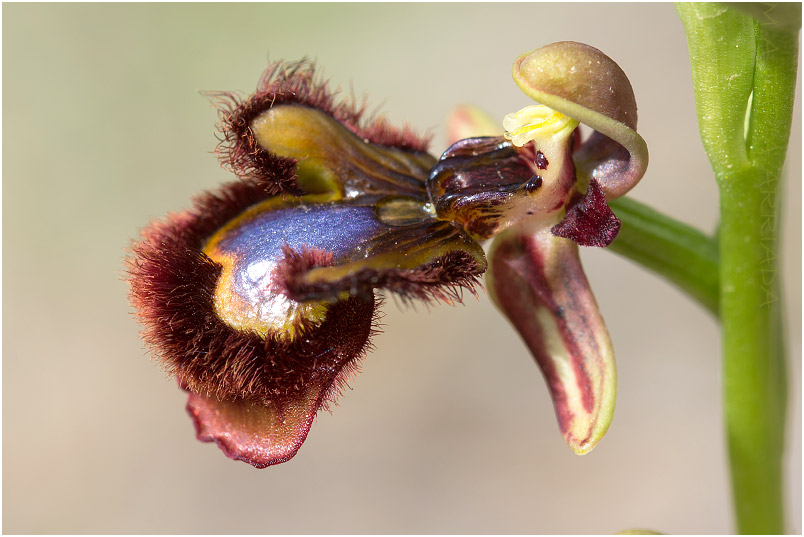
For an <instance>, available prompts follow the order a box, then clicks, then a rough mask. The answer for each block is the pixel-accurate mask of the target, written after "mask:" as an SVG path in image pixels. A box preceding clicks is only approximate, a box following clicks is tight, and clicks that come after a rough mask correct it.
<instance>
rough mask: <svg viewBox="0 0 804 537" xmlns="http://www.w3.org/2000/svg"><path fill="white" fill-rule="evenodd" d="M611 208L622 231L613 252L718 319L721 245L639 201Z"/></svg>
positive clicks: (622, 202) (619, 201)
mask: <svg viewBox="0 0 804 537" xmlns="http://www.w3.org/2000/svg"><path fill="white" fill-rule="evenodd" d="M610 205H611V208H612V210H614V212H615V214H616V215H617V217H618V218H619V219H620V220H621V221H622V228H621V229H620V234H619V235H618V236H617V240H615V241H614V243H613V244H612V245H611V246H609V249H610V250H613V251H614V252H616V253H618V254H620V255H622V256H624V257H627V258H629V259H631V260H633V261H636V262H637V263H639V264H640V265H642V266H644V267H646V268H648V269H650V270H652V271H654V272H656V273H657V274H659V275H661V276H664V277H665V278H667V279H668V280H670V281H671V282H672V283H674V284H675V285H677V286H678V287H680V288H681V289H682V290H683V291H684V292H686V293H687V294H688V295H690V296H691V297H692V298H694V299H696V300H698V302H700V303H701V304H702V305H703V306H704V307H706V308H707V309H708V310H709V311H710V312H711V313H712V314H713V315H717V314H718V293H719V287H718V286H719V282H718V280H719V274H718V271H719V267H718V246H717V241H716V240H714V239H713V238H711V237H708V236H707V235H705V234H704V233H702V232H700V231H698V230H697V229H695V228H693V227H690V226H688V225H687V224H684V223H681V222H679V221H677V220H674V219H672V218H670V217H669V216H666V215H663V214H661V213H659V212H657V211H656V210H654V209H652V208H651V207H648V206H647V205H645V204H643V203H640V202H638V201H636V200H633V199H630V198H619V199H616V200H613V201H611V202H610Z"/></svg>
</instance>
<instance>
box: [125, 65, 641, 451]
mask: <svg viewBox="0 0 804 537" xmlns="http://www.w3.org/2000/svg"><path fill="white" fill-rule="evenodd" d="M629 89H630V87H629ZM217 97H218V98H219V102H220V103H221V122H220V125H221V132H222V139H223V142H222V144H221V146H220V147H219V154H220V156H221V159H222V161H223V164H224V165H225V166H226V167H228V168H229V169H230V170H231V171H232V172H234V173H235V174H236V175H237V176H238V178H239V179H238V180H237V181H235V182H233V183H229V184H227V185H224V186H223V187H222V188H221V189H220V190H218V191H216V192H212V193H206V194H203V195H202V196H200V197H199V198H198V199H196V201H195V205H194V207H193V208H192V209H190V210H187V211H184V212H182V213H178V214H174V215H169V216H168V217H167V219H166V220H165V221H162V222H155V223H153V224H151V225H150V226H149V227H148V228H146V229H145V230H144V232H143V238H142V240H141V241H140V242H139V243H137V244H136V245H135V246H134V248H133V255H132V257H131V258H130V273H131V279H130V281H131V297H132V302H133V303H134V305H135V306H136V308H137V310H138V314H139V317H140V319H141V321H142V322H143V324H144V325H145V332H144V336H145V338H146V340H147V341H148V342H149V343H151V344H152V346H153V347H154V349H155V351H156V353H157V355H158V356H159V357H160V359H161V361H162V363H163V364H164V365H165V367H166V368H167V369H168V371H170V372H171V373H172V374H173V375H175V376H176V378H177V379H178V381H179V383H180V385H181V386H182V387H183V388H184V389H185V390H187V391H188V392H189V401H188V405H187V408H188V411H189V412H190V414H191V416H192V417H193V419H194V421H195V425H196V430H197V434H198V438H199V439H200V440H203V441H215V442H217V443H218V445H219V446H220V447H221V449H223V451H224V452H225V453H226V454H227V455H228V456H229V457H232V458H236V459H240V460H244V461H246V462H248V463H250V464H252V465H254V466H257V467H264V466H268V465H271V464H276V463H279V462H284V461H286V460H288V459H289V458H291V457H292V456H293V455H295V453H296V452H297V450H298V449H299V447H300V446H301V444H302V442H303V441H304V439H305V438H306V436H307V433H308V431H309V428H310V425H311V423H312V421H313V418H314V416H315V414H316V412H317V411H318V410H319V409H320V408H321V407H325V406H326V405H327V404H328V403H329V402H330V401H332V400H333V399H334V397H335V396H336V395H337V393H338V391H339V388H340V386H341V385H342V384H343V383H344V382H345V379H346V377H347V376H348V375H349V374H350V373H351V372H353V371H354V370H355V369H356V364H357V362H358V360H359V359H360V358H361V357H362V356H363V354H364V353H365V351H366V348H367V347H368V346H369V338H370V336H371V334H372V332H374V331H375V326H376V324H375V319H376V315H377V308H378V306H379V302H380V300H379V299H378V298H377V297H375V292H376V290H377V289H385V290H387V291H390V292H394V293H397V294H398V295H400V296H401V297H403V299H406V300H409V299H423V300H432V299H437V300H443V301H447V302H452V301H456V300H460V293H461V291H462V290H467V289H468V290H471V291H472V292H474V291H473V286H474V284H475V282H476V279H477V278H478V277H479V275H481V274H482V273H483V272H484V271H485V270H486V267H487V264H486V259H485V256H484V253H483V250H482V247H481V246H480V243H479V241H481V240H484V239H487V238H489V237H492V236H494V235H497V234H499V233H501V232H503V231H504V230H508V231H506V233H510V232H512V230H514V232H515V233H520V234H521V233H524V232H527V233H529V234H530V235H533V234H534V233H536V234H538V233H540V232H544V230H545V229H546V230H547V233H548V234H549V229H550V228H552V227H553V226H555V225H557V224H560V223H561V222H562V220H563V218H564V215H565V213H566V211H567V208H569V214H570V215H573V214H575V213H573V211H574V207H576V206H578V207H582V208H583V207H589V206H590V204H589V203H587V201H586V200H588V199H590V198H592V197H593V196H594V193H595V190H594V187H593V188H591V189H590V194H587V195H586V196H584V195H583V194H582V192H584V191H585V189H582V188H580V187H579V186H578V185H579V182H578V181H577V179H576V174H575V168H574V166H573V161H572V158H571V151H572V149H573V145H572V144H573V143H574V142H573V140H575V139H576V137H575V135H574V134H573V132H574V129H575V126H576V125H577V122H576V121H575V120H574V119H571V118H569V117H568V116H566V117H565V116H564V115H562V114H561V113H558V112H555V111H553V110H549V111H545V110H543V111H545V113H548V114H551V116H550V117H553V118H554V119H555V120H556V121H553V122H552V123H550V122H548V123H549V125H541V126H536V127H533V123H528V121H525V122H524V123H523V124H522V125H521V130H522V129H524V130H525V131H528V132H527V133H525V134H523V135H522V136H519V138H517V136H518V135H517V134H514V135H512V136H511V138H512V140H507V139H505V138H503V137H499V138H482V139H469V140H463V141H461V142H458V143H456V144H455V145H453V146H452V147H451V148H450V149H448V150H447V152H445V153H444V155H443V156H442V157H441V159H440V160H439V161H436V159H434V158H433V157H432V156H430V155H429V154H427V153H426V152H425V148H426V143H425V142H424V141H423V140H421V139H419V138H417V137H415V136H414V135H412V133H410V132H409V131H407V130H398V129H394V128H392V127H390V126H389V125H387V124H385V123H384V122H373V123H367V124H364V123H363V122H361V112H362V110H361V109H360V108H358V107H356V106H354V105H352V104H346V103H337V102H336V101H335V99H334V97H333V95H332V94H331V93H330V92H329V91H328V90H327V88H326V85H325V84H323V83H322V82H321V81H320V80H319V79H318V78H317V77H316V75H315V72H314V69H313V67H312V65H311V64H310V63H307V62H300V63H295V64H276V65H274V66H272V67H271V68H270V69H269V70H268V72H267V73H266V75H264V77H263V79H262V80H261V82H260V85H259V87H258V90H257V92H256V93H255V94H254V95H252V96H250V97H249V98H248V99H245V100H240V99H237V98H235V97H233V96H231V95H229V94H218V95H217ZM556 108H558V107H556ZM555 114H557V116H555ZM554 116H555V117H554ZM531 127H532V128H531ZM523 140H524V141H523ZM618 147H619V146H618ZM591 181H592V184H597V183H595V179H594V178H592V179H591ZM601 195H602V194H601ZM599 197H600V196H598V198H599ZM591 207H592V210H591V211H588V212H590V213H595V214H597V213H599V212H600V211H598V209H600V210H602V208H604V207H605V199H603V203H602V205H601V204H600V203H599V200H598V202H597V203H593V204H592V205H591ZM606 208H607V207H606ZM576 212H577V211H576ZM569 220H577V221H581V222H583V221H585V222H587V224H588V222H589V221H590V220H589V219H588V218H586V217H584V216H583V215H581V216H577V215H576V216H574V217H572V218H570V219H569ZM587 227H588V226H587ZM592 227H595V228H597V227H599V226H592ZM516 230H519V231H516ZM523 230H525V231H523ZM581 235H583V233H581ZM505 236H508V235H506V234H503V235H501V237H505ZM551 237H552V236H551ZM571 238H572V237H571ZM611 238H612V239H613V236H612V237H611ZM557 240H561V241H565V240H566V239H557ZM501 244H503V245H505V243H501ZM559 250H562V249H561V248H559ZM562 251H563V250H562ZM496 252H508V250H507V249H505V248H503V249H502V250H501V249H500V248H499V247H498V248H497V250H496ZM516 255H517V256H518V255H519V253H518V252H517V254H516ZM551 255H553V254H551ZM569 257H570V258H571V255H570V256H569ZM576 257H577V256H576ZM497 258H499V259H503V258H505V259H508V258H512V257H511V255H510V254H508V253H495V256H493V257H492V260H495V259H497ZM553 258H555V260H556V262H557V263H559V265H560V263H561V262H562V260H564V259H565V258H567V256H566V255H564V254H562V253H560V252H559V253H558V254H555V255H553V257H551V259H553ZM523 259H524V263H525V265H528V263H532V262H533V261H534V259H535V258H534V257H533V256H532V255H531V256H530V257H523ZM570 261H572V259H570ZM542 265H543V263H542V264H539V266H542ZM573 267H574V266H570V267H569V269H570V273H569V274H573V276H571V277H570V279H571V280H572V281H580V280H582V282H583V284H585V278H583V273H582V272H580V275H579V276H576V275H575V273H574V272H572V270H574V268H573ZM504 270H505V269H498V271H497V274H499V273H500V271H504ZM527 270H528V269H527V268H526V271H527ZM579 279H580V280H579ZM511 281H512V283H511V285H510V288H511V290H516V289H517V285H519V282H518V280H517V279H516V278H514V277H512V278H511ZM492 282H494V280H492ZM506 287H507V285H503V284H494V283H492V286H491V288H492V292H493V294H494V296H495V297H496V299H497V301H498V303H500V304H502V305H503V306H502V307H503V309H504V310H505V311H506V313H508V314H509V316H510V317H511V318H512V320H513V321H514V323H515V324H517V323H518V322H520V323H524V324H525V325H527V326H530V325H534V326H540V327H542V328H541V332H540V336H541V337H542V340H543V341H545V342H551V341H564V342H566V337H565V332H566V330H564V332H562V330H563V328H562V326H561V325H557V326H550V327H549V328H545V327H547V326H548V325H549V323H547V324H545V322H544V319H542V317H543V315H542V316H540V314H539V313H538V312H537V313H536V315H535V317H534V316H533V315H531V313H533V312H531V311H526V312H524V313H517V312H515V311H509V310H507V309H506V306H505V304H507V303H508V302H510V301H509V300H506V296H507V295H506V294H505V293H506V291H505V288H506ZM542 287H543V288H544V289H545V290H546V291H547V292H548V293H550V292H552V291H553V288H552V287H551V286H550V285H549V284H548V285H546V286H544V285H543V286H542ZM581 287H582V288H584V285H581ZM584 289H585V288H584ZM562 300H563V299H556V304H559V303H560V305H559V306H557V307H563V308H566V307H571V306H572V305H573V304H572V303H571V301H567V300H563V301H562ZM583 305H584V304H581V305H580V306H583ZM509 309H510V308H509ZM595 311H596V310H595ZM552 313H553V314H555V308H554V309H553V312H552ZM572 315H574V313H572V312H567V315H566V317H567V318H571V317H572ZM554 324H555V323H554ZM517 326H518V327H519V325H518V324H517ZM589 328H590V329H592V330H600V329H601V328H602V329H603V331H605V328H604V327H602V326H590V327H589ZM520 330H522V329H521V328H520ZM525 333H526V332H525V331H523V335H524V334H525ZM556 334H558V336H556ZM556 337H558V340H556ZM526 339H527V336H526ZM529 343H530V341H529ZM531 348H532V349H534V347H533V345H531ZM584 350H586V348H585V347H582V348H581V351H579V352H583V351H584ZM534 352H535V351H534ZM577 354H578V353H577V352H576V353H575V354H573V356H576V355H577ZM538 358H539V356H538V355H537V359H538ZM551 359H552V358H551ZM551 359H547V360H546V361H545V360H541V359H540V364H541V365H542V367H543V369H545V371H547V369H548V366H549V362H550V360H551ZM612 363H613V362H612ZM548 378H550V375H549V374H548ZM595 389H596V388H594V387H593V388H588V387H581V388H580V390H581V392H583V393H581V397H582V398H583V397H586V398H588V397H590V396H591V397H593V398H594V397H597V395H596V394H594V393H592V392H594V390H595ZM590 393H592V395H589V394H590ZM553 394H554V397H555V395H556V390H555V389H553ZM557 403H558V400H557ZM559 416H561V413H560V412H559ZM563 423H564V422H563V421H562V428H564V425H563ZM570 443H571V444H572V442H570Z"/></svg>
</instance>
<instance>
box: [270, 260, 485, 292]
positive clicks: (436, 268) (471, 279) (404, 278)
mask: <svg viewBox="0 0 804 537" xmlns="http://www.w3.org/2000/svg"><path fill="white" fill-rule="evenodd" d="M319 255H320V254H319ZM310 259H317V258H314V257H311V253H310V252H307V251H301V252H295V251H293V250H291V249H286V250H285V261H284V262H283V263H282V264H281V265H280V266H281V271H280V273H279V278H278V281H277V283H278V285H280V286H281V287H282V288H284V290H285V293H286V294H287V295H288V296H290V297H292V298H294V299H295V300H300V301H303V300H326V299H331V298H333V297H336V296H338V294H340V293H342V292H349V293H351V294H352V295H354V296H359V297H364V298H368V297H369V296H371V295H372V294H373V293H374V289H386V290H388V291H391V292H393V293H395V294H396V295H397V296H399V297H400V298H401V299H402V301H403V303H406V302H412V301H413V300H414V299H415V300H420V301H422V302H425V303H427V302H431V301H434V300H437V301H441V302H445V303H447V304H452V303H456V302H457V303H461V302H462V294H463V291H464V290H468V291H469V292H470V293H472V294H473V295H474V296H477V292H476V291H475V287H476V286H480V281H479V277H480V275H481V274H482V273H483V270H482V269H481V268H480V266H479V265H478V263H477V261H476V260H475V259H474V258H473V257H472V256H471V255H470V254H468V253H467V252H461V251H453V252H447V253H446V254H444V255H443V256H441V257H438V258H436V259H433V260H432V261H431V262H429V263H427V264H425V265H422V266H419V267H416V268H414V269H395V268H391V269H373V268H370V267H366V268H363V269H360V270H358V271H356V272H355V273H354V274H350V275H349V276H346V277H343V278H340V279H338V280H332V281H327V282H322V283H307V282H305V281H304V277H305V275H306V273H307V272H309V271H310V270H312V269H314V268H316V267H321V266H327V264H328V263H325V262H312V261H310Z"/></svg>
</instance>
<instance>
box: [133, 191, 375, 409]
mask: <svg viewBox="0 0 804 537" xmlns="http://www.w3.org/2000/svg"><path fill="white" fill-rule="evenodd" d="M267 197H269V195H268V194H267V191H266V188H265V185H264V183H263V182H260V181H255V180H246V181H237V182H233V183H229V184H226V185H224V186H223V187H222V188H220V189H219V190H217V191H215V192H207V193H204V194H202V195H201V196H199V197H197V198H196V199H195V201H194V205H193V207H192V208H191V209H189V210H187V211H184V212H181V213H178V214H171V215H168V217H167V218H166V220H164V221H156V222H153V223H151V224H150V225H149V226H148V227H147V228H146V229H145V230H143V232H142V240H141V241H140V242H138V243H135V244H134V245H133V247H132V255H130V256H129V258H128V259H127V265H128V273H129V284H130V300H131V303H132V304H133V305H134V307H135V308H136V309H137V315H138V317H139V320H140V322H141V323H142V324H143V325H144V331H143V338H144V340H145V341H146V342H147V343H148V344H149V345H150V346H151V348H152V349H153V351H154V352H155V354H156V355H157V356H158V358H159V359H160V361H161V362H162V364H163V366H164V367H165V369H166V370H167V371H168V372H169V373H171V374H173V375H175V376H176V377H177V379H178V380H179V382H180V383H181V384H182V385H184V386H186V387H187V388H189V389H190V390H191V391H193V392H195V393H198V394H201V395H209V396H214V397H217V398H218V399H228V400H237V399H238V398H243V399H247V400H250V401H254V402H262V403H266V404H278V405H280V406H284V405H285V404H289V403H290V402H291V401H292V400H293V397H294V395H296V394H298V393H299V392H300V391H302V390H304V389H305V387H307V386H309V385H310V384H311V383H317V384H321V383H324V385H329V386H330V389H329V390H328V391H327V393H326V394H325V397H326V398H328V400H334V397H335V396H336V395H337V393H338V387H339V386H341V385H342V384H343V383H344V382H345V381H346V376H347V375H349V374H350V373H351V372H352V371H353V370H355V368H356V367H357V361H358V360H359V359H360V358H361V357H362V356H363V354H364V353H365V351H366V350H367V347H368V346H369V341H368V340H369V337H370V336H371V334H372V333H373V332H374V331H375V330H376V314H375V300H374V298H373V297H370V298H365V297H364V298H356V297H352V298H349V299H347V300H345V301H341V302H337V303H335V304H333V305H332V306H330V309H329V312H328V313H327V316H326V319H325V320H324V321H323V322H322V323H321V324H320V325H318V326H313V325H302V326H300V327H299V328H300V329H301V330H303V331H305V332H306V333H307V334H308V336H307V337H305V338H299V337H297V338H294V339H293V340H291V341H288V340H286V339H284V338H275V337H269V338H266V339H265V340H263V339H262V338H261V337H259V336H258V335H256V334H254V333H251V332H241V331H238V330H235V329H233V328H231V327H230V326H229V325H227V324H225V323H224V322H223V321H221V320H220V318H218V316H217V314H216V313H215V311H214V305H213V293H214V289H215V285H216V282H217V279H218V276H219V274H220V272H221V267H220V265H218V264H216V263H215V262H213V261H212V260H211V259H210V258H209V257H208V256H206V255H205V254H204V253H203V252H202V251H201V246H202V245H203V243H204V241H206V239H207V238H208V237H209V236H210V235H211V234H212V233H214V231H215V230H217V229H219V228H220V227H221V226H223V225H224V224H225V223H226V222H228V221H229V220H230V219H231V218H233V217H234V216H236V215H237V214H239V213H240V212H242V211H243V210H244V209H245V208H246V207H248V206H250V205H252V204H254V203H256V202H259V201H261V200H262V199H265V198H267ZM326 403H327V400H324V401H321V403H320V404H322V405H326Z"/></svg>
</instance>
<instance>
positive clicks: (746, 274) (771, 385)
mask: <svg viewBox="0 0 804 537" xmlns="http://www.w3.org/2000/svg"><path fill="white" fill-rule="evenodd" d="M677 9H678V12H679V16H680V17H681V20H682V22H683V23H684V26H685V30H686V33H687V42H688V44H689V49H690V62H691V66H692V74H693V85H694V88H695V99H696V108H697V111H698V123H699V127H700V132H701V139H702V141H703V143H704V148H705V149H706V151H707V154H708V156H709V159H710V161H711V163H712V168H713V170H714V172H715V176H716V178H717V182H718V186H719V189H720V212H721V214H720V216H721V224H720V232H719V241H720V318H721V321H722V331H723V382H724V409H725V420H726V429H727V434H728V444H729V456H730V463H731V476H732V489H733V499H734V505H735V510H736V514H737V527H738V530H739V531H740V533H752V534H753V533H774V534H775V533H782V532H783V531H784V509H783V495H782V454H783V448H784V425H785V422H784V418H785V406H786V380H785V371H784V369H785V368H784V356H785V355H784V345H783V319H782V315H781V305H780V284H779V281H780V278H779V275H778V261H777V260H778V237H779V229H778V221H779V220H778V208H777V200H778V183H779V177H780V174H781V167H782V164H783V162H784V156H785V152H786V148H787V140H788V136H789V131H790V123H791V121H792V104H793V95H794V90H795V81H796V66H797V52H798V31H797V29H796V30H790V29H789V28H788V27H786V26H783V25H781V24H778V25H774V24H772V22H771V23H769V24H762V25H760V24H756V23H755V22H754V21H753V19H751V18H750V17H747V16H745V15H741V14H739V13H737V12H735V11H733V10H729V9H726V8H725V7H724V6H722V5H718V4H679V5H678V6H677ZM799 9H800V7H799ZM751 92H753V98H752V99H751V100H750V110H749V113H750V115H749V121H748V123H747V128H745V127H744V125H745V124H746V123H745V114H744V111H745V110H746V109H747V107H748V103H749V96H750V95H751ZM744 128H745V137H744V135H743V132H744Z"/></svg>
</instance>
